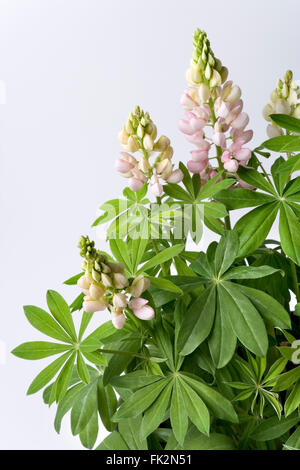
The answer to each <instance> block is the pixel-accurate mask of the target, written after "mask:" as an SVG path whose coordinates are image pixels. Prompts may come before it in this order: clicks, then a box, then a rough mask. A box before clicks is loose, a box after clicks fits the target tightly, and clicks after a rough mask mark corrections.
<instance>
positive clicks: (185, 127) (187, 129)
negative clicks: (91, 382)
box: [178, 119, 195, 135]
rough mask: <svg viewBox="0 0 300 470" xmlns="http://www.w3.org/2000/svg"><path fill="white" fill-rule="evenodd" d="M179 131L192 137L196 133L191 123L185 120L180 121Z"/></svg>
mask: <svg viewBox="0 0 300 470" xmlns="http://www.w3.org/2000/svg"><path fill="white" fill-rule="evenodd" d="M178 127H179V130H180V131H181V132H183V133H184V134H187V135H192V134H194V133H195V131H194V129H193V128H192V126H191V124H190V121H186V120H185V119H180V121H179V124H178Z"/></svg>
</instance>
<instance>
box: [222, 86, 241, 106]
mask: <svg viewBox="0 0 300 470" xmlns="http://www.w3.org/2000/svg"><path fill="white" fill-rule="evenodd" d="M241 95H242V92H241V89H240V87H239V86H237V85H234V86H233V87H232V88H231V91H230V93H229V94H228V96H227V98H226V101H229V103H235V102H236V101H238V100H239V99H240V97H241Z"/></svg>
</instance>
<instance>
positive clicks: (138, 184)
mask: <svg viewBox="0 0 300 470" xmlns="http://www.w3.org/2000/svg"><path fill="white" fill-rule="evenodd" d="M143 186H144V183H143V181H140V180H138V179H137V178H130V180H129V187H130V189H131V190H132V191H139V190H140V189H141V188H142V187H143Z"/></svg>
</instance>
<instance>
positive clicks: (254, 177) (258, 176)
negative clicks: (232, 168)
mask: <svg viewBox="0 0 300 470" xmlns="http://www.w3.org/2000/svg"><path fill="white" fill-rule="evenodd" d="M238 175H239V177H240V178H241V179H242V180H243V181H246V183H248V184H250V185H251V186H254V187H255V188H259V189H261V190H262V191H265V192H266V193H270V194H273V195H274V196H276V191H275V189H274V187H273V186H272V184H271V183H270V182H269V181H268V180H267V179H266V178H265V177H264V175H263V174H262V173H259V172H258V171H257V170H251V169H246V168H244V167H242V166H240V167H239V171H238Z"/></svg>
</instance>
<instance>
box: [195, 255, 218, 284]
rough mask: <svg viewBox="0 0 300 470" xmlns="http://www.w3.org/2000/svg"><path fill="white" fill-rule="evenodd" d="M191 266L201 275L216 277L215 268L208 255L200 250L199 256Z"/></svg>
mask: <svg viewBox="0 0 300 470" xmlns="http://www.w3.org/2000/svg"><path fill="white" fill-rule="evenodd" d="M190 268H191V269H192V270H193V271H194V272H195V273H197V274H200V276H202V277H204V278H207V279H212V278H213V277H214V269H213V267H212V266H211V265H210V264H209V263H208V260H207V256H206V255H205V254H204V253H203V252H200V253H199V255H198V257H197V258H196V259H195V260H194V261H193V262H192V263H191V264H190Z"/></svg>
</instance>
